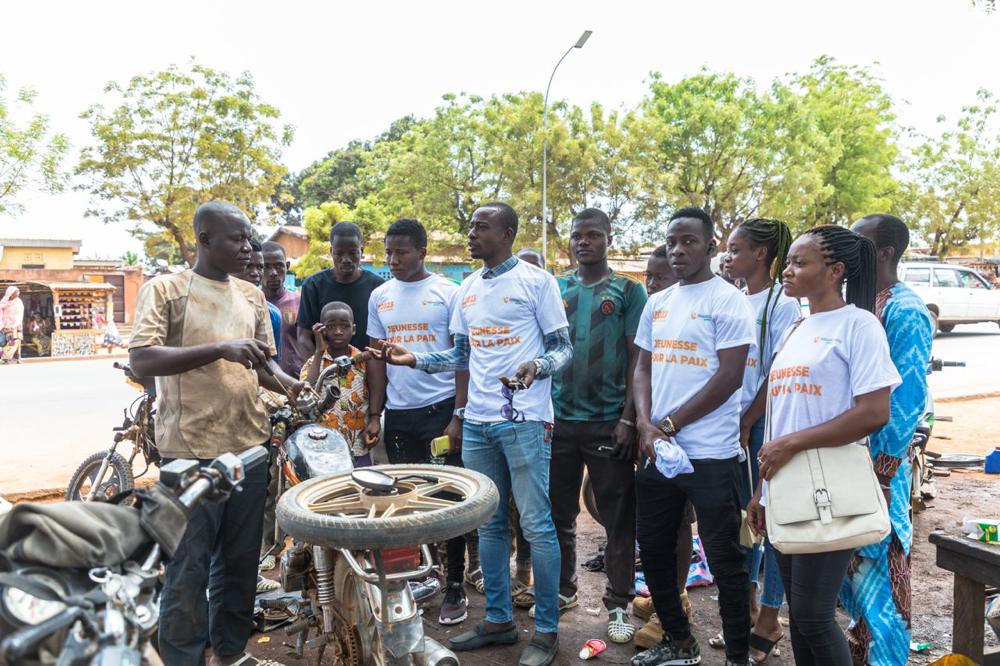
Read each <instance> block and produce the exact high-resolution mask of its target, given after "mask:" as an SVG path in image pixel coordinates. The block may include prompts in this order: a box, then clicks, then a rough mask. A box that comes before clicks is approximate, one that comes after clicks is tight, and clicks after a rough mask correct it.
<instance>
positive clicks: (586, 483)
mask: <svg viewBox="0 0 1000 666" xmlns="http://www.w3.org/2000/svg"><path fill="white" fill-rule="evenodd" d="M580 495H582V496H583V506H584V508H585V509H587V513H589V514H590V517H591V518H593V519H594V520H596V521H597V524H598V525H604V522H603V521H601V512H600V511H598V510H597V498H596V497H594V484H592V483H591V482H590V474H588V473H587V472H584V473H583V487H582V488H581V490H580Z"/></svg>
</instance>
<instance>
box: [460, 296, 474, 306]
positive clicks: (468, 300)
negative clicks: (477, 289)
mask: <svg viewBox="0 0 1000 666" xmlns="http://www.w3.org/2000/svg"><path fill="white" fill-rule="evenodd" d="M475 304H476V295H475V294H469V295H468V296H466V297H465V298H463V299H462V307H463V308H469V307H472V306H473V305H475Z"/></svg>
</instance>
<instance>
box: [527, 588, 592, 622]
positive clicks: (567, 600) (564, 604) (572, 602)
mask: <svg viewBox="0 0 1000 666" xmlns="http://www.w3.org/2000/svg"><path fill="white" fill-rule="evenodd" d="M532 596H534V592H532ZM579 605H580V597H578V596H577V595H575V594H574V595H573V596H571V597H564V596H563V595H561V594H560V595H559V614H560V615H562V614H563V613H565V612H566V611H568V610H569V609H571V608H576V607H577V606H579ZM528 617H530V618H534V617H535V607H534V606H532V607H531V608H529V609H528Z"/></svg>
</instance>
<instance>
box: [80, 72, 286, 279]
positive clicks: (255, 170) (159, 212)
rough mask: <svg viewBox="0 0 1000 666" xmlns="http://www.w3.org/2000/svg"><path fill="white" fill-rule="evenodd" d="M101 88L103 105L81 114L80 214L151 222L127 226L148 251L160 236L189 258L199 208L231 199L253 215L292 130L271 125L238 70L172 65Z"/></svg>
mask: <svg viewBox="0 0 1000 666" xmlns="http://www.w3.org/2000/svg"><path fill="white" fill-rule="evenodd" d="M105 93H106V94H107V95H108V96H109V98H111V100H113V101H111V100H109V104H112V106H111V107H110V108H106V107H105V106H104V105H101V104H98V105H95V106H92V107H90V108H89V109H87V110H86V111H85V112H84V113H83V114H82V117H83V118H84V119H86V120H88V121H89V122H90V128H91V134H92V135H93V138H94V145H93V146H89V147H86V148H84V149H83V150H82V151H81V155H80V163H79V165H78V167H77V173H78V174H79V175H80V176H82V178H83V181H84V183H83V185H81V186H80V189H84V190H87V191H89V192H90V194H91V200H92V202H93V208H92V209H91V210H90V211H88V215H90V216H94V217H98V218H100V219H101V220H102V221H104V222H118V221H125V220H129V221H139V222H145V223H147V225H151V226H152V229H153V230H152V231H150V230H149V228H148V226H147V228H145V229H144V228H142V227H137V230H136V231H134V232H133V233H135V234H136V235H138V236H139V237H141V238H143V239H144V240H145V241H146V245H147V254H148V255H149V256H151V257H152V256H155V255H156V254H157V253H158V252H161V251H162V244H163V243H164V242H169V243H171V244H173V246H174V247H175V248H176V249H177V252H178V253H179V254H180V256H181V257H182V258H183V259H184V260H185V261H187V262H188V263H190V264H193V263H194V254H195V251H194V232H193V229H192V225H191V222H192V218H193V214H194V210H195V208H197V206H198V205H199V204H201V203H204V202H206V201H211V200H215V199H222V200H226V201H230V202H232V203H234V204H236V205H237V206H239V207H240V208H242V209H243V210H244V211H246V212H247V214H248V216H249V217H250V218H251V219H255V218H256V217H257V215H258V211H259V209H260V208H261V206H262V204H266V203H267V202H268V201H270V199H271V196H272V194H273V193H274V190H275V187H276V186H277V185H278V183H279V181H280V180H281V177H282V176H283V175H284V174H285V171H286V169H285V167H284V166H282V165H281V164H280V162H279V159H280V156H281V148H282V147H283V146H286V145H288V143H289V142H290V141H291V137H292V129H291V127H289V126H279V125H278V119H279V116H280V113H279V111H278V109H277V108H276V107H274V106H272V105H270V104H267V103H266V102H264V101H262V100H261V99H260V97H259V96H258V95H257V92H256V90H255V89H254V83H253V79H252V77H251V76H250V75H249V74H247V73H245V74H242V75H240V76H238V77H236V78H232V77H230V76H229V75H227V74H225V73H222V72H216V71H214V70H212V69H209V68H207V67H203V66H200V65H197V64H192V65H191V66H190V67H189V68H187V69H185V70H182V69H181V68H179V67H177V66H171V67H169V68H168V69H166V70H164V71H162V72H155V73H153V74H150V75H145V76H143V75H140V76H135V77H133V78H132V79H131V80H130V81H129V82H128V84H127V85H126V86H121V85H119V84H117V83H115V82H111V83H109V84H108V85H107V86H106V88H105Z"/></svg>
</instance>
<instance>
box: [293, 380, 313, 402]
mask: <svg viewBox="0 0 1000 666" xmlns="http://www.w3.org/2000/svg"><path fill="white" fill-rule="evenodd" d="M307 388H309V382H303V381H298V382H295V383H294V384H292V385H291V386H289V387H288V402H289V403H290V404H292V405H294V404H296V403H297V402H298V400H299V396H300V395H301V394H302V391H304V390H306V389H307Z"/></svg>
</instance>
